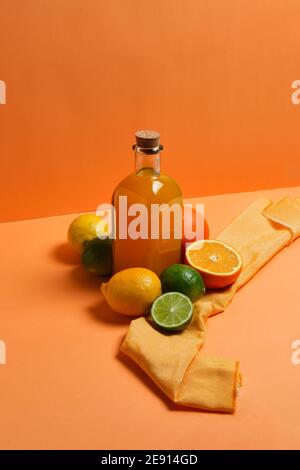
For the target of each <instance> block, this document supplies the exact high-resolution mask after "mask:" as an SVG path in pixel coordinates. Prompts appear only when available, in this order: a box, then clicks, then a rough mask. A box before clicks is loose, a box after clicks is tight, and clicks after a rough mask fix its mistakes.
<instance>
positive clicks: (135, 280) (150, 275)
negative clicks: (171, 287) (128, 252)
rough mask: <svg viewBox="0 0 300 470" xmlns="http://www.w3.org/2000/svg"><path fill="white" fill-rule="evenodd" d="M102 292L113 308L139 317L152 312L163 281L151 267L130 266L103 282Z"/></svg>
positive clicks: (124, 313)
mask: <svg viewBox="0 0 300 470" xmlns="http://www.w3.org/2000/svg"><path fill="white" fill-rule="evenodd" d="M101 292H102V294H103V295H104V297H105V299H106V301H107V303H108V305H109V306H110V308H111V309H112V310H114V311H115V312H117V313H120V314H122V315H128V316H130V317H131V316H132V317H137V316H141V315H145V314H147V313H149V312H150V308H151V305H152V303H153V302H154V300H155V299H157V297H159V296H160V295H161V283H160V280H159V277H158V276H157V275H156V274H155V273H154V272H152V271H150V270H149V269H145V268H128V269H124V270H123V271H119V272H118V273H116V274H114V276H113V277H112V278H111V279H110V280H109V282H106V283H102V285H101Z"/></svg>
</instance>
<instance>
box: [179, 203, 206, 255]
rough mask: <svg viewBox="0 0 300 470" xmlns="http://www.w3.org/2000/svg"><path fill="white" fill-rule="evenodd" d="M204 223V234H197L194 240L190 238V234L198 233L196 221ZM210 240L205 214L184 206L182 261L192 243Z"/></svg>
mask: <svg viewBox="0 0 300 470" xmlns="http://www.w3.org/2000/svg"><path fill="white" fill-rule="evenodd" d="M197 218H198V220H199V221H200V223H201V222H203V233H200V234H197V233H195V234H194V235H193V237H192V238H189V237H188V234H189V232H191V231H193V232H196V229H197V225H196V220H197ZM208 238H209V226H208V223H207V221H206V219H205V218H204V219H203V214H202V213H201V212H199V211H196V209H195V208H194V207H190V206H186V205H185V206H184V211H183V216H182V243H181V252H182V261H183V262H184V256H185V250H186V248H187V247H188V245H189V244H190V243H193V242H194V241H196V240H199V239H201V240H203V239H208Z"/></svg>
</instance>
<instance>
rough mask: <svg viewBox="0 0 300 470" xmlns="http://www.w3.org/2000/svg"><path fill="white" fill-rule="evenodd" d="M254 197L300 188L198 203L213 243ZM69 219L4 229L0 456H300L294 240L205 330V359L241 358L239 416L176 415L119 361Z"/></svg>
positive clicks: (110, 317)
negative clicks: (49, 452)
mask: <svg viewBox="0 0 300 470" xmlns="http://www.w3.org/2000/svg"><path fill="white" fill-rule="evenodd" d="M261 195H263V196H266V197H270V198H271V199H273V200H277V199H279V198H281V197H283V196H285V195H290V196H294V195H300V187H297V188H288V189H276V190H271V191H269V190H268V191H259V192H254V193H253V192H252V193H240V194H231V195H223V196H211V197H205V198H203V199H201V201H203V202H204V203H205V211H206V217H207V219H208V221H209V224H210V228H211V235H212V236H213V235H216V234H217V232H218V231H219V230H221V229H222V228H223V227H224V226H225V225H227V224H228V223H229V222H230V221H231V220H232V219H233V218H234V217H235V216H236V215H238V214H239V212H240V211H241V210H243V208H245V207H246V206H247V205H248V204H249V203H251V201H253V200H254V199H255V198H256V197H258V196H261ZM73 217H74V215H66V216H59V217H50V218H45V219H37V220H28V221H21V222H12V223H4V224H1V225H0V239H1V271H0V277H1V280H0V289H1V307H0V340H2V341H4V342H5V343H6V348H7V363H6V364H5V365H0V417H1V418H0V448H3V449H5V448H7V449H14V448H21V449H34V448H36V449H49V448H58V449H66V448H71V449H76V448H78V449H91V448H100V449H117V448H121V449H140V448H145V449H149V448H150V449H216V448H221V449H253V448H256V449H261V448H271V449H279V448H281V449H283V448H284V449H288V448H300V406H299V393H300V365H298V366H297V365H294V364H293V363H292V361H291V355H292V352H293V351H292V349H291V344H292V342H293V341H294V340H296V339H300V301H299V300H300V296H299V279H300V262H299V260H300V240H297V241H295V242H294V243H293V244H292V245H291V246H289V247H288V248H285V249H284V250H283V251H281V252H280V253H279V254H278V255H277V256H276V257H275V258H274V259H273V260H272V261H271V262H270V263H269V264H268V265H266V266H265V267H264V268H263V269H262V270H261V271H260V272H259V273H258V274H257V275H256V276H255V278H253V279H252V280H251V281H250V283H249V284H248V285H246V286H245V287H244V288H243V289H241V291H240V292H238V294H237V295H236V297H235V298H234V300H233V302H232V303H231V305H230V306H229V308H228V309H227V310H226V312H225V313H223V314H220V315H217V316H216V317H213V318H211V319H210V320H209V322H208V336H207V342H206V344H205V346H204V348H203V353H205V354H212V355H217V356H224V357H229V358H235V359H239V360H240V361H241V369H242V372H243V376H244V386H243V388H242V390H241V392H240V395H239V399H238V405H237V410H236V412H235V414H234V415H225V414H221V413H219V414H213V413H205V412H200V411H194V410H190V409H183V408H177V407H176V406H175V405H173V404H172V403H170V402H169V401H168V399H166V398H165V397H164V396H163V394H162V393H161V392H160V391H159V390H158V389H157V387H156V386H155V385H153V383H152V382H151V380H150V379H148V377H147V376H146V375H145V374H144V373H143V372H142V371H141V370H140V369H139V368H138V367H136V366H135V365H134V364H133V363H132V362H131V361H130V360H128V359H127V358H126V357H124V356H122V355H121V354H119V352H118V348H119V344H120V341H121V340H122V338H123V336H124V334H125V332H126V329H127V325H128V322H127V321H126V319H123V318H122V317H119V316H117V315H116V314H114V313H112V312H111V311H110V310H109V308H108V307H107V306H106V305H105V303H104V300H103V299H102V297H101V294H100V292H99V284H100V283H99V280H98V279H97V278H96V277H94V276H92V275H90V274H89V273H87V272H85V271H84V270H83V269H82V268H81V267H79V265H78V259H77V258H76V256H74V257H73V256H70V255H69V252H68V250H67V249H66V246H65V244H64V243H65V239H66V231H67V227H68V225H69V223H70V222H71V220H72V219H73Z"/></svg>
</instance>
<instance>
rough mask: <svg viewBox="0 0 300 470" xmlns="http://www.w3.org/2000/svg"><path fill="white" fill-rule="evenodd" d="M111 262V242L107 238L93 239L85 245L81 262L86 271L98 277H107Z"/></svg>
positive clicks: (110, 270) (110, 269)
mask: <svg viewBox="0 0 300 470" xmlns="http://www.w3.org/2000/svg"><path fill="white" fill-rule="evenodd" d="M112 260H113V258H112V241H111V240H110V239H109V238H105V239H104V240H101V239H100V238H93V240H90V241H87V242H86V243H85V246H84V251H83V253H82V256H81V262H82V264H83V266H84V267H85V269H87V271H89V272H91V273H94V274H97V275H98V276H109V275H110V274H111V273H112Z"/></svg>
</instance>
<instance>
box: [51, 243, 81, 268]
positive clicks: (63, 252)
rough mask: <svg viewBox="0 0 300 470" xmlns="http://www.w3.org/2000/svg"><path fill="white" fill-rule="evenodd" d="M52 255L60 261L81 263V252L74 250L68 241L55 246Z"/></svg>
mask: <svg viewBox="0 0 300 470" xmlns="http://www.w3.org/2000/svg"><path fill="white" fill-rule="evenodd" d="M51 256H52V257H53V258H54V259H55V260H56V261H59V262H60V263H64V264H71V265H75V264H79V263H80V254H79V253H76V251H74V250H72V248H71V247H70V246H69V245H68V244H67V243H61V244H60V245H57V246H55V247H54V249H53V250H52V251H51Z"/></svg>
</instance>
